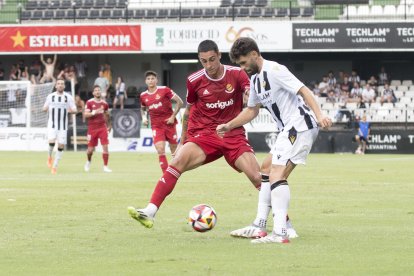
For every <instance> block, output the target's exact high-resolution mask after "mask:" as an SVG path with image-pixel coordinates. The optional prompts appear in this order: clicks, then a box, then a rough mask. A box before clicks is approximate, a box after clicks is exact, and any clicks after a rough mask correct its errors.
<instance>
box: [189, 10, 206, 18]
mask: <svg viewBox="0 0 414 276" xmlns="http://www.w3.org/2000/svg"><path fill="white" fill-rule="evenodd" d="M191 17H193V18H201V17H203V10H202V9H193V12H192V14H191Z"/></svg>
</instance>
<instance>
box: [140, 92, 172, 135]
mask: <svg viewBox="0 0 414 276" xmlns="http://www.w3.org/2000/svg"><path fill="white" fill-rule="evenodd" d="M172 97H174V92H173V91H172V90H171V89H170V88H169V87H166V86H157V90H155V92H152V93H151V92H149V91H148V90H147V91H144V92H142V93H141V95H140V99H141V105H142V106H145V107H148V111H149V115H150V119H151V126H152V127H165V126H168V125H167V123H166V120H167V119H168V118H170V117H171V115H172V114H173V109H172V103H171V99H172ZM175 123H177V120H175Z"/></svg>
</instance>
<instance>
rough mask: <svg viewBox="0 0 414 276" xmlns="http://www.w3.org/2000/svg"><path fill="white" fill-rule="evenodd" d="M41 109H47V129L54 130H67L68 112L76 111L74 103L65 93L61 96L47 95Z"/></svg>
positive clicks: (55, 93)
mask: <svg viewBox="0 0 414 276" xmlns="http://www.w3.org/2000/svg"><path fill="white" fill-rule="evenodd" d="M43 108H47V109H48V111H49V119H48V122H47V127H48V128H53V129H55V130H67V129H68V120H69V116H68V111H69V109H70V110H76V106H75V101H74V100H73V97H72V96H71V95H70V94H69V93H67V92H63V93H62V94H58V92H53V93H51V94H49V95H48V96H47V98H46V102H45V105H44V106H43Z"/></svg>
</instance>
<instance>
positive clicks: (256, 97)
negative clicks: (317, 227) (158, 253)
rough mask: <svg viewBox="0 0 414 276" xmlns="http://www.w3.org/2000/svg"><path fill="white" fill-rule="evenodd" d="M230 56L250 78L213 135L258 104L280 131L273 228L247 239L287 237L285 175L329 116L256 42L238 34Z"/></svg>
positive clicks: (250, 115)
mask: <svg viewBox="0 0 414 276" xmlns="http://www.w3.org/2000/svg"><path fill="white" fill-rule="evenodd" d="M230 58H231V60H232V61H233V62H235V63H237V64H239V65H240V67H241V68H242V69H244V70H245V71H246V72H247V73H248V74H249V75H251V78H250V95H249V100H248V104H247V108H246V109H244V110H243V112H241V113H240V114H239V115H238V116H237V117H236V118H234V119H233V120H231V121H229V122H227V123H225V124H221V125H219V126H218V127H217V134H218V135H219V136H223V135H226V133H227V132H229V131H232V129H234V128H237V127H240V126H242V125H244V124H246V123H248V122H250V121H251V120H253V119H254V118H255V117H256V116H257V115H258V114H259V109H260V107H261V106H264V107H265V108H266V109H267V110H268V111H269V112H270V114H271V115H272V117H273V119H274V120H275V121H276V123H277V127H278V130H279V131H280V133H279V135H278V137H277V139H276V143H275V145H274V147H273V149H272V151H271V153H272V165H271V169H270V175H269V180H270V189H269V192H270V201H271V206H272V211H273V215H274V224H273V233H272V234H271V235H267V236H266V237H263V238H260V239H257V240H253V241H252V243H288V242H289V239H288V235H287V234H288V233H287V223H286V219H285V217H286V216H287V211H288V206H289V202H290V190H289V186H288V182H287V179H288V177H289V175H290V174H291V172H292V171H293V169H294V168H295V166H296V165H297V164H305V162H306V157H307V156H308V154H309V152H310V150H311V148H312V145H313V143H314V141H315V139H316V137H317V135H318V131H319V129H318V125H319V126H321V127H323V128H327V127H330V126H331V125H332V121H331V120H330V119H329V118H328V117H326V116H324V115H323V114H322V111H321V109H320V107H319V105H318V103H317V102H316V100H315V98H314V97H313V94H312V92H311V91H310V90H309V89H308V88H307V87H306V86H305V85H304V84H303V83H302V82H301V81H299V80H298V79H297V78H296V77H295V76H294V75H293V74H292V73H291V72H290V71H289V70H288V69H287V68H286V67H285V66H283V65H281V64H279V63H277V62H274V61H269V60H265V59H263V58H262V56H261V54H260V51H259V47H258V46H257V44H256V42H255V41H254V40H253V39H251V38H248V37H242V38H238V39H237V40H236V41H235V42H234V43H233V46H232V47H231V50H230Z"/></svg>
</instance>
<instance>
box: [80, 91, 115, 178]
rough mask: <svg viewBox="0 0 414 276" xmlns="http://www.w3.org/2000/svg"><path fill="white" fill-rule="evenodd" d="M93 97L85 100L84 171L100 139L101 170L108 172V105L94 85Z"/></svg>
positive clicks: (109, 120) (89, 165)
mask: <svg viewBox="0 0 414 276" xmlns="http://www.w3.org/2000/svg"><path fill="white" fill-rule="evenodd" d="M92 94H93V98H92V99H90V100H88V101H87V102H86V107H85V118H86V119H88V149H87V151H86V156H87V158H88V160H87V161H86V163H85V166H84V169H85V172H88V171H89V170H90V167H91V162H92V155H93V152H94V151H95V147H96V146H97V145H98V140H100V142H101V145H102V159H103V163H104V167H103V171H104V172H107V173H110V172H112V170H111V169H110V168H108V160H109V152H108V144H109V140H108V133H109V132H110V131H111V117H110V115H109V112H108V109H109V106H108V104H107V103H106V101H105V100H103V99H102V96H101V87H100V86H99V85H95V86H94V87H93V91H92Z"/></svg>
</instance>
